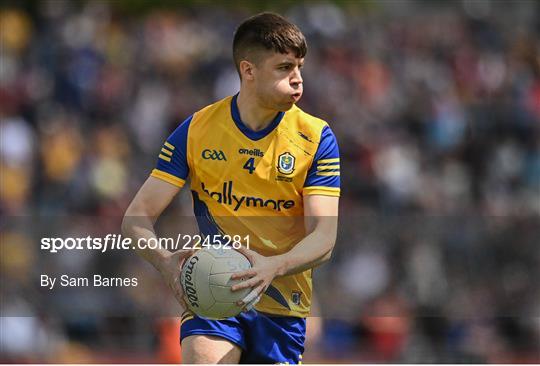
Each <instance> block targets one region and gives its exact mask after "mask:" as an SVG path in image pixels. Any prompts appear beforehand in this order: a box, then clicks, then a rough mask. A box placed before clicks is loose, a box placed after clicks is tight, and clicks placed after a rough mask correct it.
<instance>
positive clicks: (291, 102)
mask: <svg viewBox="0 0 540 366" xmlns="http://www.w3.org/2000/svg"><path fill="white" fill-rule="evenodd" d="M299 100H300V99H299V98H298V99H289V100H286V101H283V102H282V103H280V104H279V107H278V108H277V109H278V110H279V111H281V112H287V111H288V110H289V109H291V108H292V107H293V105H294V104H295V103H296V102H298V101H299Z"/></svg>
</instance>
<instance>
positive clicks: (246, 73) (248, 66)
mask: <svg viewBox="0 0 540 366" xmlns="http://www.w3.org/2000/svg"><path fill="white" fill-rule="evenodd" d="M239 66H240V75H242V80H253V77H254V75H253V69H254V66H255V65H253V64H252V63H251V62H249V61H247V60H242V61H240V65H239Z"/></svg>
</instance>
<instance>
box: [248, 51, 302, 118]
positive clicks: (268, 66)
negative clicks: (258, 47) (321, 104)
mask: <svg viewBox="0 0 540 366" xmlns="http://www.w3.org/2000/svg"><path fill="white" fill-rule="evenodd" d="M303 65H304V59H303V58H298V57H296V56H295V55H294V53H292V52H289V53H287V54H282V53H276V52H268V55H267V56H266V57H264V58H263V59H262V60H261V61H260V62H259V63H258V64H257V66H256V76H255V79H254V80H255V88H256V91H257V96H258V98H259V100H260V102H261V103H262V104H263V105H264V107H266V108H268V109H274V110H278V111H287V110H289V109H291V107H292V106H293V105H294V103H296V102H298V101H299V100H300V98H301V97H302V91H303V81H302V75H301V73H300V69H301V68H302V66H303Z"/></svg>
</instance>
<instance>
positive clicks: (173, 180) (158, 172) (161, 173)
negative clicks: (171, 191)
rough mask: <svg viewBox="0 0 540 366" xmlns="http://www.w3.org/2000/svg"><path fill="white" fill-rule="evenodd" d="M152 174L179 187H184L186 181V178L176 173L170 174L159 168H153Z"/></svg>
mask: <svg viewBox="0 0 540 366" xmlns="http://www.w3.org/2000/svg"><path fill="white" fill-rule="evenodd" d="M150 175H151V176H152V177H154V178H158V179H161V180H164V181H165V182H167V183H171V184H172V185H175V186H177V187H183V186H184V184H185V183H186V181H185V180H183V179H180V178H178V177H175V176H174V175H172V174H169V173H167V172H164V171H162V170H159V169H154V170H152V174H150Z"/></svg>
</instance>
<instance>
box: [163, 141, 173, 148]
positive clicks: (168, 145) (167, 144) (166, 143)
mask: <svg viewBox="0 0 540 366" xmlns="http://www.w3.org/2000/svg"><path fill="white" fill-rule="evenodd" d="M164 145H165V146H167V147H168V148H169V149H171V150H174V145H171V144H169V143H168V142H167V141H165V143H164Z"/></svg>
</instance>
